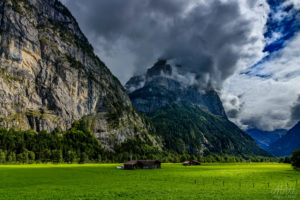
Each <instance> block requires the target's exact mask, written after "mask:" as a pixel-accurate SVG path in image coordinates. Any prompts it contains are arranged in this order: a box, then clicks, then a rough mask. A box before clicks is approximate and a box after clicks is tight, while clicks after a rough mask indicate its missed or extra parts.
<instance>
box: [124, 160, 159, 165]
mask: <svg viewBox="0 0 300 200" xmlns="http://www.w3.org/2000/svg"><path fill="white" fill-rule="evenodd" d="M138 163H141V164H143V165H153V164H157V163H161V162H160V161H158V160H131V161H128V162H126V163H124V165H136V164H138Z"/></svg>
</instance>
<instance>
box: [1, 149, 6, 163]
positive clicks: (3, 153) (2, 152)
mask: <svg viewBox="0 0 300 200" xmlns="http://www.w3.org/2000/svg"><path fill="white" fill-rule="evenodd" d="M5 161H6V159H5V152H4V151H2V150H1V149H0V164H3V163H5Z"/></svg>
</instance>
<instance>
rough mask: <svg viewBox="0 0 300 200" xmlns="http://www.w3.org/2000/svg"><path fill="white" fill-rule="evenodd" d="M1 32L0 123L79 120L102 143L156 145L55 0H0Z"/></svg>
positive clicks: (30, 125) (41, 125) (56, 124)
mask: <svg viewBox="0 0 300 200" xmlns="http://www.w3.org/2000/svg"><path fill="white" fill-rule="evenodd" d="M0 32H1V34H0V42H1V49H0V125H2V126H4V127H6V128H16V129H22V130H26V129H34V130H36V131H40V130H47V131H53V130H54V129H56V128H60V129H63V130H65V129H68V128H69V127H70V126H71V125H72V123H73V122H74V121H75V120H79V119H82V118H85V119H86V120H88V121H89V126H90V128H91V130H92V131H93V132H94V134H95V136H96V138H97V139H99V140H100V142H101V143H102V145H103V146H104V147H105V148H106V149H112V148H113V146H114V145H116V144H119V143H122V142H123V141H125V140H126V139H128V138H133V137H135V138H139V139H142V140H144V141H147V142H150V143H153V144H154V145H158V144H157V143H156V140H155V139H154V138H153V137H152V136H151V135H150V134H149V131H148V130H150V129H151V126H150V125H147V124H146V123H145V121H144V119H143V118H142V117H140V115H138V114H137V112H136V111H135V110H134V109H133V107H132V105H131V102H130V99H129V98H128V95H127V94H126V91H125V90H124V89H123V87H122V86H121V84H120V83H119V81H118V80H117V79H116V78H115V77H114V76H113V75H112V74H111V72H110V71H109V70H108V68H107V67H106V66H105V64H104V63H103V62H101V60H100V59H99V58H98V57H97V56H95V54H94V52H93V48H92V46H91V45H90V44H89V42H88V40H87V39H86V37H85V36H84V35H83V34H82V32H81V30H80V28H79V26H78V24H77V22H76V21H75V19H74V18H73V17H72V15H71V13H70V12H69V11H68V9H67V8H65V7H64V6H63V5H62V4H61V3H60V2H59V1H58V0H1V1H0ZM149 127H150V128H149Z"/></svg>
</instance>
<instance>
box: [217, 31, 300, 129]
mask: <svg viewBox="0 0 300 200" xmlns="http://www.w3.org/2000/svg"><path fill="white" fill-rule="evenodd" d="M299 55H300V33H298V34H297V35H296V37H295V38H294V39H293V40H292V41H290V42H289V43H288V44H287V46H286V47H285V48H284V49H283V50H281V51H279V52H278V53H276V54H274V55H273V56H272V57H271V59H270V60H269V61H266V62H264V63H263V64H261V65H260V66H259V68H260V71H259V74H260V75H271V76H270V77H268V78H261V77H258V76H255V74H254V73H253V74H250V75H245V74H238V73H237V74H235V75H234V76H233V77H231V78H230V79H229V80H228V81H227V82H226V84H225V87H224V89H223V93H224V94H225V95H222V98H223V99H224V101H225V102H228V101H229V100H230V98H229V97H228V94H230V95H232V96H235V97H237V96H239V101H241V102H242V104H243V107H242V108H241V109H240V110H239V113H238V115H237V116H236V118H232V119H231V120H233V121H234V122H236V123H237V124H239V125H240V126H242V127H243V128H247V127H246V126H245V125H249V126H250V127H249V128H251V126H255V127H257V128H260V129H263V130H274V129H277V128H290V127H291V126H292V125H293V124H292V123H291V121H290V120H291V116H290V115H291V110H290V109H291V106H292V105H293V103H294V102H295V101H296V100H297V98H298V95H299V94H300V56H299ZM231 98H232V97H231ZM224 106H225V109H226V110H228V111H229V110H231V109H232V105H228V103H225V104H224Z"/></svg>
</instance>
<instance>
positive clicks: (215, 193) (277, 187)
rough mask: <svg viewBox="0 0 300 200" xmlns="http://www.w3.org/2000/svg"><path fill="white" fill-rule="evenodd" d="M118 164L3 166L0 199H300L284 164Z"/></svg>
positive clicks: (294, 175)
mask: <svg viewBox="0 0 300 200" xmlns="http://www.w3.org/2000/svg"><path fill="white" fill-rule="evenodd" d="M116 166H117V165H116V164H105V165H25V166H0V180H1V181H0V199H6V200H9V199H18V200H22V199H48V200H50V199H164V200H165V199H189V200H190V199H213V200H218V199H220V200H221V199H224V200H225V199H230V200H233V199H239V200H240V199H241V200H242V199H260V200H263V199H266V200H267V199H268V200H269V199H299V198H300V192H299V191H300V172H299V171H294V170H292V168H291V167H290V165H286V164H275V163H270V164H247V163H244V164H204V165H202V166H195V167H184V166H181V165H180V164H163V165H162V169H161V170H135V171H125V170H119V169H116ZM296 179H298V185H296ZM195 181H196V182H195ZM223 181H224V186H223ZM268 182H269V183H270V188H268V185H267V183H268ZM240 183H241V186H240ZM253 183H254V184H255V185H254V187H253ZM287 183H288V185H287Z"/></svg>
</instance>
